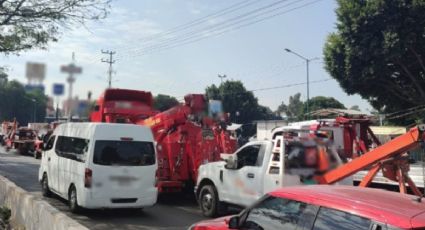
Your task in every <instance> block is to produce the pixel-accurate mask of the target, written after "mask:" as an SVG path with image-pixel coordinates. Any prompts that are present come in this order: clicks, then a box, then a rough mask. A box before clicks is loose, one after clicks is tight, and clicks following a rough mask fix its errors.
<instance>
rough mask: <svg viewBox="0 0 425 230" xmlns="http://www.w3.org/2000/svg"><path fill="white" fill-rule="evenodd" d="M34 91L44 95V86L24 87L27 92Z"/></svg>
mask: <svg viewBox="0 0 425 230" xmlns="http://www.w3.org/2000/svg"><path fill="white" fill-rule="evenodd" d="M36 90H38V91H41V92H42V93H43V94H44V85H25V91H27V92H34V91H36Z"/></svg>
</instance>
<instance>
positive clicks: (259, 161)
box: [195, 136, 352, 217]
mask: <svg viewBox="0 0 425 230" xmlns="http://www.w3.org/2000/svg"><path fill="white" fill-rule="evenodd" d="M325 147H326V146H320V145H319V144H318V143H317V142H315V141H314V140H304V139H300V138H297V137H295V138H293V139H284V137H283V136H278V137H276V138H275V140H272V141H271V140H262V141H251V142H249V143H247V144H246V145H244V146H243V147H241V148H240V149H238V150H237V151H236V152H235V153H234V154H222V158H223V159H224V161H218V162H212V163H208V164H204V165H201V166H200V168H199V176H198V181H197V186H196V188H195V193H196V197H197V198H198V202H199V205H200V208H201V210H202V213H203V215H205V216H207V217H213V216H216V215H219V214H223V213H224V212H225V210H226V208H227V206H228V205H237V206H242V207H247V206H249V205H251V204H253V203H254V202H255V201H256V200H258V199H259V198H260V197H262V196H263V195H264V194H266V193H267V192H270V191H272V190H274V189H277V188H280V187H283V186H295V185H301V184H308V183H310V181H311V179H312V178H313V176H314V175H315V173H316V172H317V169H318V168H320V167H321V166H319V162H318V160H319V159H318V154H317V152H318V151H319V150H320V149H321V148H325ZM329 154H330V155H331V156H332V159H333V162H332V165H329V167H332V168H335V167H337V166H339V165H341V164H342V161H341V159H340V158H339V155H338V153H337V152H336V150H333V151H332V148H329ZM328 169H329V168H326V170H328ZM340 183H345V184H349V185H352V180H350V178H348V179H347V180H345V181H341V182H340Z"/></svg>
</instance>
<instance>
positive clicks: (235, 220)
mask: <svg viewBox="0 0 425 230" xmlns="http://www.w3.org/2000/svg"><path fill="white" fill-rule="evenodd" d="M228 227H229V229H238V228H239V216H232V217H231V218H230V219H229V223H228Z"/></svg>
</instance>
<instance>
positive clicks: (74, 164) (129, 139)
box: [39, 123, 158, 212]
mask: <svg viewBox="0 0 425 230" xmlns="http://www.w3.org/2000/svg"><path fill="white" fill-rule="evenodd" d="M156 170H157V163H156V156H155V147H154V140H153V135H152V132H151V130H150V129H149V128H148V127H144V126H140V125H131V124H108V123H65V124H61V125H59V126H58V127H57V128H56V129H55V130H54V132H53V134H52V135H51V136H50V139H49V140H48V142H47V144H46V146H45V147H44V151H43V157H42V160H41V164H40V170H39V181H40V183H41V185H42V193H43V195H44V196H49V195H50V194H51V192H53V193H55V194H57V195H59V196H60V197H62V198H64V199H67V200H68V202H69V207H70V209H71V211H73V212H76V211H78V210H79V208H80V207H84V208H90V209H96V208H143V207H145V206H152V205H154V204H155V203H156V200H157V194H158V191H157V188H156V185H155V183H156V181H155V172H156Z"/></svg>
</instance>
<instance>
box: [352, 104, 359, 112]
mask: <svg viewBox="0 0 425 230" xmlns="http://www.w3.org/2000/svg"><path fill="white" fill-rule="evenodd" d="M350 109H351V110H356V111H359V112H360V111H361V110H360V107H359V106H358V105H353V106H351V107H350Z"/></svg>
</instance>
